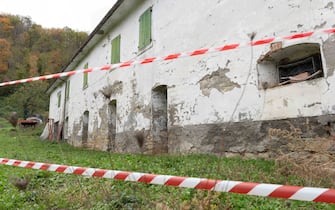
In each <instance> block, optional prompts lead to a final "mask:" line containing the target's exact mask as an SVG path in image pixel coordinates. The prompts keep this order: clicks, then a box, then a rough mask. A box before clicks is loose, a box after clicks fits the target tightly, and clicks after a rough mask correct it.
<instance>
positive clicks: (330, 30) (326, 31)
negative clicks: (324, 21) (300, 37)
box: [323, 28, 335, 34]
mask: <svg viewBox="0 0 335 210" xmlns="http://www.w3.org/2000/svg"><path fill="white" fill-rule="evenodd" d="M323 32H325V33H329V34H331V33H335V28H331V29H326V30H323Z"/></svg>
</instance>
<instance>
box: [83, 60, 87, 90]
mask: <svg viewBox="0 0 335 210" xmlns="http://www.w3.org/2000/svg"><path fill="white" fill-rule="evenodd" d="M84 69H88V63H86V64H85V66H84ZM87 86H88V73H84V78H83V88H86V87H87Z"/></svg>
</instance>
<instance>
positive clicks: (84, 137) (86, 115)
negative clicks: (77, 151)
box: [82, 111, 89, 146]
mask: <svg viewBox="0 0 335 210" xmlns="http://www.w3.org/2000/svg"><path fill="white" fill-rule="evenodd" d="M88 122H89V112H88V111H85V112H84V116H83V133H82V144H83V146H85V145H86V144H87V140H88Z"/></svg>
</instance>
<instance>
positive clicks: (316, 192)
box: [0, 158, 335, 203]
mask: <svg viewBox="0 0 335 210" xmlns="http://www.w3.org/2000/svg"><path fill="white" fill-rule="evenodd" d="M0 164H2V165H7V166H16V167H21V168H31V169H37V170H44V171H53V172H58V173H66V174H76V175H82V176H86V177H101V178H108V179H115V180H121V181H131V182H142V183H147V184H156V185H165V186H174V187H184V188H193V189H201V190H211V191H218V192H229V193H238V194H246V195H256V196H263V197H273V198H284V199H292V200H301V201H313V202H324V203H335V190H334V189H327V188H314V187H299V186H289V185H278V184H263V183H254V182H240V181H227V180H214V179H205V178H194V177H181V176H169V175H157V174H147V173H138V172H127V171H116V170H105V169H97V168H84V167H78V166H66V165H57V164H48V163H39V162H29V161H22V160H14V159H5V158H0Z"/></svg>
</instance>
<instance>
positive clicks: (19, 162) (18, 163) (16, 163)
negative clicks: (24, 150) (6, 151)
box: [13, 160, 22, 166]
mask: <svg viewBox="0 0 335 210" xmlns="http://www.w3.org/2000/svg"><path fill="white" fill-rule="evenodd" d="M21 163H22V161H19V160H17V161H15V162H14V163H13V166H18V165H20V164H21Z"/></svg>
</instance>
